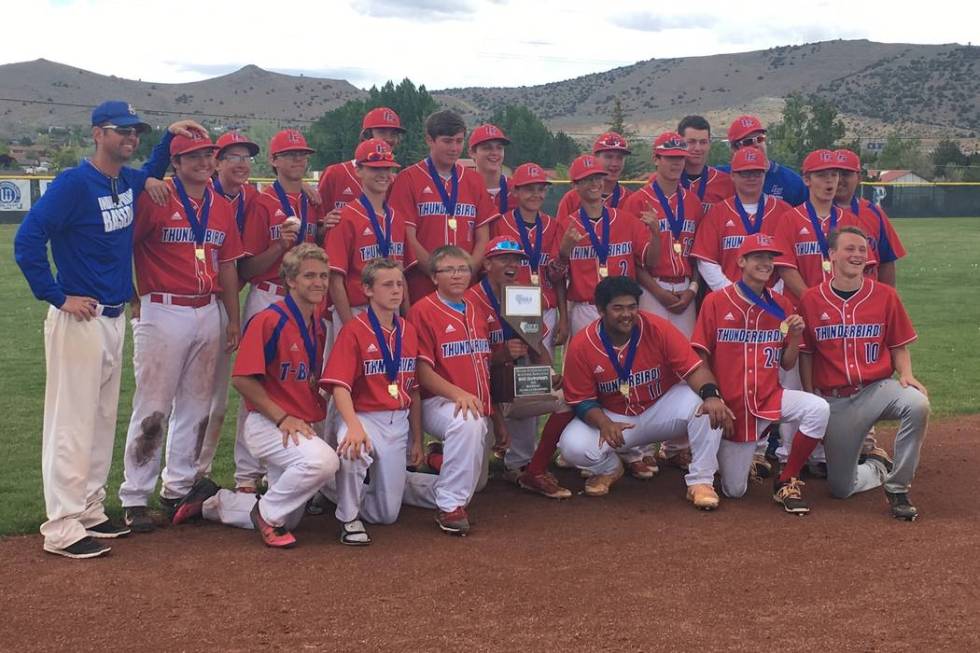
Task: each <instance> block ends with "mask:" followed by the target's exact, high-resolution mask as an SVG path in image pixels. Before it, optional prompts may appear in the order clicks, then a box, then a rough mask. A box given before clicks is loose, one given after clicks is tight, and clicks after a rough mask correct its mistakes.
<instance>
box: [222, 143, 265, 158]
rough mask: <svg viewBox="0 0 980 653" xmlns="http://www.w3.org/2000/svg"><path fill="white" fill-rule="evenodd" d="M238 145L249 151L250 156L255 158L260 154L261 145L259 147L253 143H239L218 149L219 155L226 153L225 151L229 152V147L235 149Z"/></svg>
mask: <svg viewBox="0 0 980 653" xmlns="http://www.w3.org/2000/svg"><path fill="white" fill-rule="evenodd" d="M236 145H239V146H241V147H244V148H245V149H247V150H248V155H249V156H255V155H256V154H258V153H259V145H258V143H253V142H252V141H238V142H237V143H228V144H227V145H225V146H224V147H221V148H219V149H218V154H221V153H222V152H224V151H225V150H227V149H228V148H229V147H235V146H236Z"/></svg>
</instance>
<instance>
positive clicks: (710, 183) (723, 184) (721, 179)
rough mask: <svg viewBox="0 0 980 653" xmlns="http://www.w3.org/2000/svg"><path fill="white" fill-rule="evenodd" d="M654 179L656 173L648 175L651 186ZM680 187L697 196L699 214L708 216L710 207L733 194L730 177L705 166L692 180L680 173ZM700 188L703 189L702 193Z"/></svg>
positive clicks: (733, 189) (733, 186) (733, 185)
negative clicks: (699, 207) (702, 171)
mask: <svg viewBox="0 0 980 653" xmlns="http://www.w3.org/2000/svg"><path fill="white" fill-rule="evenodd" d="M706 178H707V181H706ZM656 179H657V173H656V172H655V173H653V174H652V175H650V177H649V179H648V181H649V183H651V184H652V183H653V182H654V181H656ZM705 183H707V186H705ZM681 185H682V186H684V190H686V191H688V192H690V193H694V194H695V195H697V197H698V201H699V202H701V212H702V213H703V214H704V215H707V214H708V210H709V209H711V207H712V206H714V205H715V204H717V203H718V202H720V201H722V200H723V199H725V198H726V197H731V196H732V195H734V194H735V184H734V183H733V182H732V176H731V175H730V174H729V173H727V172H724V171H722V170H719V169H718V168H714V167H712V166H705V172H704V174H702V175H701V176H700V177H698V178H697V179H694V180H691V178H690V177H688V176H687V172H686V171H685V172H683V173H681ZM702 188H703V189H704V190H703V192H702Z"/></svg>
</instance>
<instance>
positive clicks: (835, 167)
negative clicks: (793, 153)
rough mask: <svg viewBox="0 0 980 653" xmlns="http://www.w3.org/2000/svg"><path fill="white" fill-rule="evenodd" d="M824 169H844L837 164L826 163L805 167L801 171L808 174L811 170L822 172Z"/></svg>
mask: <svg viewBox="0 0 980 653" xmlns="http://www.w3.org/2000/svg"><path fill="white" fill-rule="evenodd" d="M824 170H846V168H842V167H841V166H839V165H827V166H817V167H816V168H807V169H806V170H804V171H803V174H805V175H806V174H809V173H811V172H823V171H824Z"/></svg>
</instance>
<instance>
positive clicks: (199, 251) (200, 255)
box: [194, 247, 204, 261]
mask: <svg viewBox="0 0 980 653" xmlns="http://www.w3.org/2000/svg"><path fill="white" fill-rule="evenodd" d="M194 256H195V257H196V258H197V260H198V261H203V260H204V248H203V247H195V248H194Z"/></svg>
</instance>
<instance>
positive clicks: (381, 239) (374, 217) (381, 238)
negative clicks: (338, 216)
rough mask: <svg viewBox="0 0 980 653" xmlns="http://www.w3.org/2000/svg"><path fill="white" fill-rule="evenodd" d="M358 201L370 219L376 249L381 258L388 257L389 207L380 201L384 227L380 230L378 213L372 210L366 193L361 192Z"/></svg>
mask: <svg viewBox="0 0 980 653" xmlns="http://www.w3.org/2000/svg"><path fill="white" fill-rule="evenodd" d="M360 202H361V206H363V207H364V211H365V212H366V213H367V217H368V220H370V221H371V229H372V230H374V237H375V238H376V239H377V241H378V251H379V252H380V253H381V258H388V256H389V254H390V253H391V208H390V207H389V206H388V203H387V202H382V203H381V207H382V208H383V210H384V213H385V228H384V230H383V231H382V229H381V223H380V222H378V214H377V213H376V212H375V211H374V206H373V205H372V204H371V200H369V199H368V198H367V195H365V194H364V193H361V198H360Z"/></svg>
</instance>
